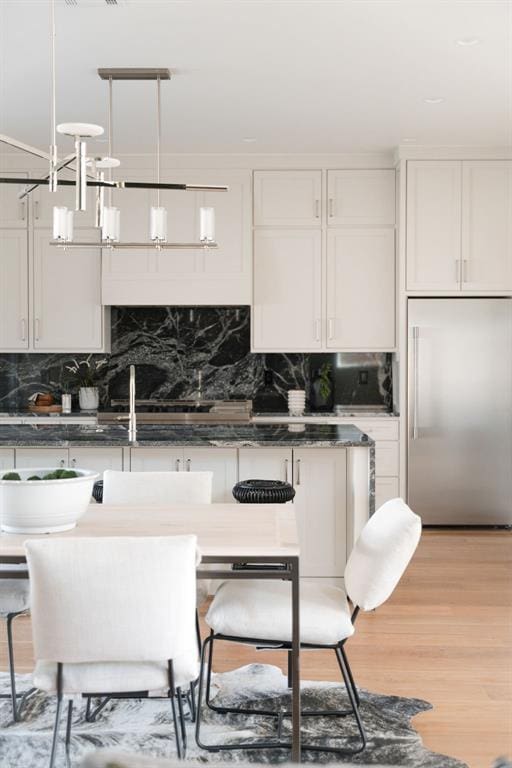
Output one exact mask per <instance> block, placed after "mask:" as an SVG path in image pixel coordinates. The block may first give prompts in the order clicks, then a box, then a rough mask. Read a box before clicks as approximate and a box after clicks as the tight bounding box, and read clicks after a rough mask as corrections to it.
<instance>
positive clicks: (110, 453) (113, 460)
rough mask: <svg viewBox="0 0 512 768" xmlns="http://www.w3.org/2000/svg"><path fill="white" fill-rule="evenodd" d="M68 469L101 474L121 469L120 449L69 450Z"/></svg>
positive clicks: (121, 452) (121, 453)
mask: <svg viewBox="0 0 512 768" xmlns="http://www.w3.org/2000/svg"><path fill="white" fill-rule="evenodd" d="M69 467H70V469H74V467H80V469H91V470H93V471H94V472H101V474H103V472H104V471H105V470H106V469H116V470H122V469H123V449H122V448H70V449H69Z"/></svg>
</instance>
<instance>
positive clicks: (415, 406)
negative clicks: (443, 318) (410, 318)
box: [412, 325, 420, 440]
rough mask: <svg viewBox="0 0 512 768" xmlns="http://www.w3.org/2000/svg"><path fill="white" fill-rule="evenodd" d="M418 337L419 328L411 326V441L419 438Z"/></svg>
mask: <svg viewBox="0 0 512 768" xmlns="http://www.w3.org/2000/svg"><path fill="white" fill-rule="evenodd" d="M419 336H420V329H419V326H417V325H413V327H412V376H413V385H412V391H413V403H412V439H413V440H417V439H418V437H419V429H418V378H419V377H418V359H419V358H418V350H419V345H418V340H419Z"/></svg>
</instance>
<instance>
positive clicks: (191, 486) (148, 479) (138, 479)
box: [103, 469, 213, 507]
mask: <svg viewBox="0 0 512 768" xmlns="http://www.w3.org/2000/svg"><path fill="white" fill-rule="evenodd" d="M212 482H213V472H118V471H116V470H112V469H107V470H106V472H104V474H103V503H104V504H118V505H119V506H124V505H128V506H132V507H133V506H137V505H142V504H146V505H147V506H156V505H163V504H211V501H212Z"/></svg>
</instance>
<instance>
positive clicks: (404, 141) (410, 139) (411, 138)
mask: <svg viewBox="0 0 512 768" xmlns="http://www.w3.org/2000/svg"><path fill="white" fill-rule="evenodd" d="M415 141H417V139H416V138H415V137H414V136H405V137H404V138H403V139H402V140H401V143H402V144H414V142H415Z"/></svg>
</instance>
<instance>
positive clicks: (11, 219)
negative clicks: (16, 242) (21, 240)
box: [0, 171, 30, 229]
mask: <svg viewBox="0 0 512 768" xmlns="http://www.w3.org/2000/svg"><path fill="white" fill-rule="evenodd" d="M1 175H2V176H5V177H7V178H11V179H25V178H27V173H22V172H18V171H12V172H7V171H2V173H1ZM24 187H25V185H24V184H0V227H2V228H3V227H16V228H17V229H22V228H23V227H27V225H28V215H27V209H28V204H29V199H30V198H29V197H25V198H23V200H20V199H19V197H18V194H19V192H21V191H22V190H23V189H24Z"/></svg>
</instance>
